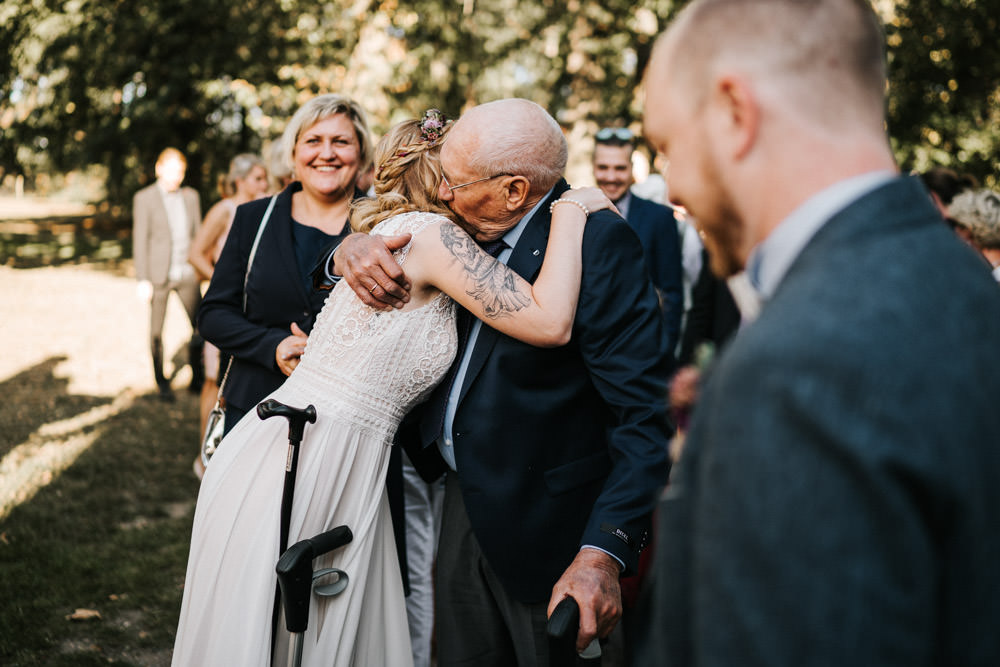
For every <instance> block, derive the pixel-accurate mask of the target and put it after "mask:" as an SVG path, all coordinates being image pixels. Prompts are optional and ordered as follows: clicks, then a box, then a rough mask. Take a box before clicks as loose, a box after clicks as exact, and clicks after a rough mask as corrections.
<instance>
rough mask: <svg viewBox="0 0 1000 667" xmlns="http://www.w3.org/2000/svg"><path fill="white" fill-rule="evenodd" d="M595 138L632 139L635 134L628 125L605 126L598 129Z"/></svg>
mask: <svg viewBox="0 0 1000 667" xmlns="http://www.w3.org/2000/svg"><path fill="white" fill-rule="evenodd" d="M594 138H595V139H597V140H598V141H611V140H612V139H617V140H618V141H626V142H629V141H632V139H633V135H632V130H630V129H628V128H627V127H605V128H601V129H600V130H598V131H597V134H595V135H594Z"/></svg>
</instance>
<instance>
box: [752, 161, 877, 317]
mask: <svg viewBox="0 0 1000 667" xmlns="http://www.w3.org/2000/svg"><path fill="white" fill-rule="evenodd" d="M895 177H896V174H895V173H894V172H891V171H873V172H869V173H866V174H861V175H860V176H854V177H851V178H848V179H846V180H843V181H840V182H838V183H834V184H833V185H831V186H830V187H828V188H826V189H824V190H821V191H820V192H818V193H817V194H815V195H813V196H812V197H810V198H809V199H807V200H806V201H805V202H803V203H802V204H801V205H800V206H799V207H798V208H796V209H795V210H794V211H792V212H791V213H790V214H789V215H788V217H786V218H785V219H784V220H782V221H781V222H780V223H779V224H778V226H777V227H775V228H774V230H773V231H772V232H771V234H770V235H769V236H768V237H767V238H766V239H764V240H763V241H761V242H760V243H759V244H757V247H755V248H754V249H753V251H751V253H750V257H749V258H748V259H747V277H748V278H749V280H750V284H751V285H752V286H753V288H754V290H755V291H756V292H757V295H758V296H759V297H760V299H761V300H763V301H766V300H768V299H769V298H771V297H772V296H773V295H774V292H775V291H776V290H777V289H778V285H779V284H781V281H782V279H784V277H785V274H786V273H788V269H789V268H791V266H792V263H793V262H794V261H795V259H796V258H797V257H798V256H799V254H800V253H801V252H802V249H803V248H805V247H806V244H808V243H809V241H810V239H812V237H813V236H815V235H816V233H817V232H818V231H819V230H820V229H822V228H823V225H825V224H826V223H827V222H828V221H829V220H830V219H831V218H833V216H834V215H836V214H837V213H839V212H840V211H842V210H843V209H845V208H847V206H848V205H850V204H851V203H852V202H854V201H855V200H857V199H860V198H861V197H862V196H864V195H866V194H868V193H869V192H871V191H873V190H875V189H876V188H878V187H880V186H882V185H884V184H886V183H888V182H889V181H890V180H892V179H893V178H895Z"/></svg>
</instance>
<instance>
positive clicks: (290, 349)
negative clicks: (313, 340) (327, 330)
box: [274, 322, 309, 375]
mask: <svg viewBox="0 0 1000 667" xmlns="http://www.w3.org/2000/svg"><path fill="white" fill-rule="evenodd" d="M290 329H291V332H292V335H291V336H289V337H288V338H285V339H284V340H282V341H281V342H280V343H278V347H277V348H275V350H274V359H275V361H277V362H278V369H279V370H280V371H281V372H282V373H284V374H285V375H291V374H292V371H294V370H295V367H296V366H298V365H299V360H300V359H301V358H302V351H303V350H305V349H306V342H307V341H308V340H309V336H308V335H307V334H306V333H305V332H304V331H302V329H300V328H299V325H298V324H296V323H295V322H292V326H291V327H290Z"/></svg>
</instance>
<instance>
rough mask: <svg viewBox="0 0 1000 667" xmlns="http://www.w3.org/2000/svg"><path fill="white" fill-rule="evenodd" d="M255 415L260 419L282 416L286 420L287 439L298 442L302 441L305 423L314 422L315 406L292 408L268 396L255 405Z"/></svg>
mask: <svg viewBox="0 0 1000 667" xmlns="http://www.w3.org/2000/svg"><path fill="white" fill-rule="evenodd" d="M257 416H258V417H260V418H261V419H270V418H271V417H284V418H285V419H287V420H288V441H289V442H295V443H299V442H302V434H303V432H304V431H305V428H306V423H307V422H308V423H310V424H314V423H315V422H316V408H315V406H313V405H307V406H306V407H304V408H293V407H291V406H290V405H285V404H284V403H279V402H278V401H276V400H274V399H273V398H269V399H267V400H266V401H263V402H261V403H260V404H259V405H257Z"/></svg>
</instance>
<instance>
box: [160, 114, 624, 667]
mask: <svg viewBox="0 0 1000 667" xmlns="http://www.w3.org/2000/svg"><path fill="white" fill-rule="evenodd" d="M447 130H448V126H447V125H446V124H445V123H444V122H443V119H442V118H441V116H440V114H439V113H431V112H428V114H425V116H424V119H423V120H422V121H416V120H411V121H404V122H403V123H400V124H399V125H397V126H395V127H394V128H393V129H392V130H390V132H389V133H388V134H387V135H386V137H385V138H384V139H383V140H382V141H381V142H380V143H379V146H378V148H377V149H376V152H375V159H376V167H377V171H376V181H375V191H376V193H377V197H376V198H375V199H374V200H369V201H367V202H365V203H362V204H361V205H360V206H358V208H357V210H356V211H355V212H354V214H353V215H352V218H353V219H354V220H356V221H360V224H358V225H356V228H357V229H360V230H361V231H367V230H370V231H371V233H373V234H385V235H395V234H403V233H410V234H412V235H413V236H412V239H411V241H410V243H409V244H408V245H407V246H406V247H404V248H402V249H401V250H398V251H397V252H396V259H397V261H398V262H399V264H400V265H404V263H405V267H406V274H407V277H408V278H409V279H410V281H411V284H412V289H411V300H410V302H409V303H408V304H407V305H406V307H405V308H403V309H401V310H393V311H390V312H384V311H377V310H374V309H372V308H369V307H368V306H365V305H364V304H363V303H362V302H361V301H360V300H359V299H358V298H357V297H356V296H355V294H354V292H353V291H351V289H350V287H349V286H347V285H346V284H344V285H342V286H340V287H338V288H336V289H334V290H333V291H332V292H331V294H330V296H329V297H328V299H327V301H326V304H325V306H324V308H323V310H322V312H321V313H320V315H319V317H318V319H317V321H316V324H315V327H314V328H313V330H312V333H311V335H310V337H309V342H308V344H307V346H306V350H305V353H304V354H303V356H302V360H301V363H300V364H299V365H298V367H297V368H296V369H295V371H294V372H293V373H292V374H291V376H289V378H288V380H287V381H286V382H285V383H284V384H283V385H282V386H281V387H280V388H279V389H278V390H277V391H275V392H274V393H273V394H271V397H272V398H275V399H277V400H278V401H280V402H282V403H284V404H286V405H291V406H294V407H300V408H301V407H305V406H306V405H308V404H310V403H312V404H313V405H315V406H316V410H317V413H318V418H317V420H316V423H315V424H312V425H307V426H306V429H305V436H304V439H303V442H302V445H301V446H300V451H299V465H298V475H297V478H296V483H295V496H294V503H293V507H292V512H291V521H290V530H289V541H288V543H289V545H291V544H294V543H295V542H297V541H299V540H301V539H305V538H308V537H313V536H315V535H317V534H319V533H322V532H324V531H326V530H329V529H331V528H333V527H335V526H339V525H347V526H348V527H349V528H350V529H351V531H352V532H353V534H354V539H353V541H352V542H350V543H349V544H348V545H346V546H345V547H343V548H341V549H338V550H336V551H334V552H332V553H330V554H327V555H326V556H324V557H322V558H320V559H318V560H317V561H316V563H315V566H316V567H317V568H319V567H335V568H339V569H341V570H343V571H344V572H346V573H348V576H349V577H350V580H349V584H348V586H347V589H346V590H345V591H344V592H343V593H341V594H340V595H339V596H337V597H333V598H322V599H318V598H316V597H315V596H314V597H313V599H312V601H311V603H310V611H309V627H308V630H307V631H306V633H305V636H304V642H303V643H304V650H303V663H302V664H303V665H316V666H318V665H336V666H347V665H358V666H364V667H367V666H370V665H380V666H381V665H386V666H392V667H395V666H396V665H404V666H405V665H410V664H412V658H411V653H410V651H411V648H410V640H409V633H408V630H407V621H406V606H405V602H404V597H403V586H402V581H401V577H400V572H399V565H398V562H397V559H396V549H395V543H394V538H393V533H392V525H391V519H390V517H389V506H388V501H387V499H386V494H385V475H386V467H387V465H388V461H389V452H390V450H389V447H390V446H391V445H392V440H393V435H394V433H395V431H396V427H397V426H398V424H399V422H400V420H401V419H402V417H403V416H404V415H405V414H406V413H407V412H408V411H409V410H410V409H411V408H412V407H413V406H414V405H416V404H417V403H419V402H420V401H422V400H423V399H425V398H426V397H427V395H428V394H429V393H430V392H431V390H432V389H433V388H434V387H435V386H436V385H437V383H438V382H440V381H441V378H442V377H443V376H444V375H445V373H446V371H447V370H448V367H449V366H450V365H451V362H452V360H453V359H454V357H455V351H456V345H457V336H456V330H455V301H457V302H458V303H460V304H461V305H462V306H464V307H465V308H467V309H469V311H470V312H471V313H472V314H473V315H475V316H476V317H479V318H480V319H482V320H483V321H484V322H486V323H487V324H489V325H490V326H492V327H495V328H497V329H499V330H500V331H502V332H504V333H506V334H508V335H511V336H514V337H516V338H519V339H521V340H523V341H525V342H528V343H531V344H533V345H540V346H546V345H561V344H564V343H565V342H567V341H568V339H569V335H570V331H571V328H572V323H573V317H574V314H575V311H576V301H577V295H578V292H579V285H580V273H581V251H580V247H581V243H582V238H583V229H584V223H585V221H586V215H585V212H586V210H587V209H589V210H591V211H595V210H599V209H601V208H606V207H609V206H611V204H610V202H609V201H608V200H607V199H606V198H605V197H604V195H603V194H601V192H600V190H597V189H596V188H585V189H581V190H572V191H569V192H567V193H565V194H564V195H563V197H562V199H563V200H571V202H572V203H569V204H568V205H559V206H553V209H552V210H553V217H552V226H551V232H550V236H549V241H548V246H547V249H546V254H545V262H544V264H543V266H542V269H541V273H540V274H539V277H538V279H537V280H536V281H535V283H534V284H529V283H527V282H526V281H524V280H523V279H522V278H520V277H519V276H517V275H516V274H515V273H513V272H512V271H510V270H509V269H507V267H506V266H504V265H502V264H499V263H498V262H497V261H496V260H495V259H493V258H492V257H490V256H489V255H487V254H486V253H485V252H484V251H483V250H481V249H480V248H479V247H478V246H477V245H476V243H475V242H474V241H473V240H472V238H471V237H470V236H469V235H468V234H467V233H466V232H465V231H463V229H462V228H461V227H459V226H458V225H456V224H455V222H453V220H454V215H453V214H452V213H451V212H450V211H449V210H448V209H447V208H446V207H444V206H443V204H441V202H440V201H439V200H438V198H437V190H438V187H439V184H440V182H441V171H440V167H439V165H438V152H439V145H440V143H441V141H442V140H443V138H444V135H445V134H446V133H447ZM373 226H374V228H372V227H373ZM470 231H472V232H473V233H477V232H478V231H479V230H476V229H470ZM501 233H502V232H500V233H497V234H496V235H497V236H499V235H500V234H501ZM482 235H483V234H481V233H480V236H482ZM453 299H454V301H453ZM287 434H288V426H287V422H286V421H285V420H284V419H269V420H267V421H261V420H260V419H258V417H257V415H256V414H255V413H254V411H251V412H250V413H248V414H247V416H246V417H245V418H244V419H242V420H241V421H240V422H239V423H238V424H237V425H236V427H235V428H234V429H233V430H232V432H231V433H229V435H227V437H226V439H225V440H224V441H223V442H222V444H221V446H220V447H219V450H218V452H217V453H216V454H215V456H214V457H213V459H212V463H211V465H210V466H209V468H208V471H207V473H206V475H205V478H204V481H203V482H202V486H201V491H200V493H199V495H198V505H197V509H196V511H195V518H194V528H193V530H192V536H191V552H190V556H189V559H188V566H187V577H186V580H185V587H184V600H183V603H182V606H181V615H180V622H179V625H178V629H177V638H176V643H175V646H174V653H173V665H175V666H184V667H192V666H195V665H240V666H241V667H246V666H250V665H259V666H260V667H266V666H267V665H269V664H270V658H271V633H272V628H271V616H272V609H273V604H274V592H275V581H276V577H275V572H274V567H275V564H276V562H277V559H278V556H279V553H278V549H279V545H278V532H279V514H280V505H281V494H282V485H283V481H284V469H285V457H286V453H287V448H288V447H287V442H288V441H287ZM278 633H279V634H278V636H277V637H276V638H275V639H276V644H277V645H278V646H279V647H280V646H283V645H285V644H287V641H288V636H287V632H286V631H285V630H284V628H283V627H281V628H279V629H278ZM276 655H284V654H283V653H282V652H280V651H276Z"/></svg>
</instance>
